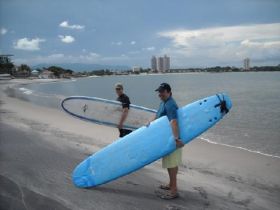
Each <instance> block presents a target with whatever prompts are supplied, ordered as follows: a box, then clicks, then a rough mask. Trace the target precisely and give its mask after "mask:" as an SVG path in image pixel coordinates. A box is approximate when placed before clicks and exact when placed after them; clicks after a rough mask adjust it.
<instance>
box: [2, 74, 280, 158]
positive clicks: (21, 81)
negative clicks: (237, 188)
mask: <svg viewBox="0 0 280 210" xmlns="http://www.w3.org/2000/svg"><path fill="white" fill-rule="evenodd" d="M190 73H192V72H190ZM194 73H200V72H194ZM201 73H209V72H201ZM172 74H173V73H172ZM175 74H181V73H175ZM154 75H164V74H154ZM125 76H128V75H125ZM132 76H135V75H132ZM136 76H138V75H136ZM140 76H141V75H140ZM142 76H145V75H142ZM95 77H99V76H94V78H95ZM83 78H93V76H89V77H83ZM75 81H76V80H69V79H33V80H26V79H18V80H16V81H15V82H12V83H17V84H16V85H15V84H13V85H12V86H14V87H16V88H18V89H19V90H20V91H21V94H23V96H27V95H32V94H33V92H32V90H31V89H27V88H25V87H21V86H25V85H29V84H34V83H37V84H40V85H44V84H49V83H53V82H59V83H61V82H75ZM0 84H1V83H0ZM14 87H12V89H14ZM21 89H22V90H21ZM36 93H37V94H38V96H41V97H49V95H48V94H44V93H40V92H39V93H38V92H36ZM25 94H26V95H25ZM14 97H15V98H17V99H19V100H24V99H22V98H18V96H14ZM56 97H58V96H57V95H56ZM31 103H32V102H31ZM37 105H38V104H37ZM39 105H42V104H39ZM43 106H46V107H48V106H47V105H43ZM50 107H51V106H50ZM51 108H55V107H51ZM56 108H57V107H56ZM198 138H199V139H201V140H203V141H205V142H207V143H209V144H216V145H222V146H225V147H230V148H235V149H239V150H244V151H247V152H250V153H255V154H259V155H263V156H267V157H272V158H278V159H280V156H279V155H275V154H269V153H265V152H262V151H258V150H252V149H250V148H246V147H241V146H237V145H230V144H226V143H218V142H215V141H213V140H210V139H207V138H203V137H198Z"/></svg>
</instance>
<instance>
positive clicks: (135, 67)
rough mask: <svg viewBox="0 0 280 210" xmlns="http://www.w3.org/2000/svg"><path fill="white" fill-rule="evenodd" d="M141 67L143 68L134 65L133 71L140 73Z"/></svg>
mask: <svg viewBox="0 0 280 210" xmlns="http://www.w3.org/2000/svg"><path fill="white" fill-rule="evenodd" d="M140 69H141V68H140V67H139V66H133V67H132V72H133V73H139V72H140Z"/></svg>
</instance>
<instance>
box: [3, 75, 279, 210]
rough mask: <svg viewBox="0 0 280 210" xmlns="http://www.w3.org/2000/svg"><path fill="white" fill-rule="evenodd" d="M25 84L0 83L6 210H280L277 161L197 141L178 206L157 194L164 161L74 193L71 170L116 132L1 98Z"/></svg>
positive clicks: (187, 159) (189, 150)
mask: <svg viewBox="0 0 280 210" xmlns="http://www.w3.org/2000/svg"><path fill="white" fill-rule="evenodd" d="M0 82H1V81H0ZM27 82H32V81H27ZM22 83H26V81H24V80H14V81H9V82H7V81H6V82H1V83H0V102H1V107H0V120H1V121H0V209H1V210H2V209H5V210H6V209H17V210H20V209H98V210H99V209H100V210H102V209H108V210H111V209H112V210H118V209H119V210H124V209H129V210H131V209H135V210H136V209H145V210H146V209H151V210H157V209H158V210H164V209H170V210H171V209H213V210H214V209H215V210H216V209H252V210H255V209H260V210H263V209H268V210H274V209H275V210H277V209H280V200H279V198H280V176H279V174H280V159H279V158H273V157H267V156H263V155H261V154H256V153H251V152H248V151H244V150H240V149H235V148H230V147H226V146H221V145H214V144H210V143H207V142H204V141H202V140H200V139H196V140H195V141H193V142H191V143H190V144H188V145H186V146H185V147H184V160H183V165H182V166H181V167H180V171H179V175H178V182H179V183H178V185H179V193H180V198H178V199H176V200H172V201H165V200H161V199H160V198H158V197H157V196H156V195H155V193H154V191H155V190H156V189H157V186H158V185H159V184H161V183H165V182H166V181H167V180H168V176H167V172H166V171H165V170H163V169H162V168H161V162H160V161H157V162H155V163H153V164H151V165H149V166H146V167H145V168H143V169H141V170H139V171H137V172H135V173H132V174H130V175H128V176H125V177H122V178H120V179H118V180H115V181H113V182H110V183H108V184H105V185H102V186H99V187H96V188H90V189H79V188H76V187H75V186H74V185H73V184H72V181H71V172H72V170H73V168H74V167H75V166H76V165H77V164H78V163H79V162H81V161H82V160H83V159H84V158H86V157H87V156H89V155H90V154H92V153H94V152H96V151H98V150H99V149H101V148H102V147H104V146H106V145H108V144H110V143H111V142H112V141H114V140H115V139H117V136H118V132H117V129H114V128H109V127H105V126H100V125H95V124H92V123H88V122H84V121H81V120H78V119H75V118H72V117H71V116H68V115H67V114H65V113H64V112H63V111H61V110H57V109H51V108H46V107H41V106H37V105H34V104H31V103H29V102H26V101H22V100H19V99H16V98H11V97H8V96H7V95H6V94H5V93H4V89H5V88H7V87H8V86H13V85H14V84H22Z"/></svg>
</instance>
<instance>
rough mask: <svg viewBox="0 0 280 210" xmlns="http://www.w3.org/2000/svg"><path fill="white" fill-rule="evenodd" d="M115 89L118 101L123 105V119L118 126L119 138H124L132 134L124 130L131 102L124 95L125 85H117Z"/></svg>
mask: <svg viewBox="0 0 280 210" xmlns="http://www.w3.org/2000/svg"><path fill="white" fill-rule="evenodd" d="M115 89H116V93H117V95H118V98H117V101H119V102H121V104H122V114H121V118H120V121H119V124H118V128H119V132H120V135H119V136H120V137H124V136H126V135H127V134H129V133H131V132H132V131H131V130H128V129H124V128H123V124H124V122H125V119H126V118H127V115H128V111H129V105H130V100H129V97H128V96H127V95H126V94H124V92H123V85H122V84H121V83H117V84H116V85H115Z"/></svg>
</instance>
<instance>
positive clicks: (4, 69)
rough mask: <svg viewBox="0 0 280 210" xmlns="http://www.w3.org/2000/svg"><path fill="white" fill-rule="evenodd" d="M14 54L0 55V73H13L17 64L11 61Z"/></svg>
mask: <svg viewBox="0 0 280 210" xmlns="http://www.w3.org/2000/svg"><path fill="white" fill-rule="evenodd" d="M12 56H13V55H4V54H2V55H0V74H9V75H10V74H13V72H14V70H15V66H14V64H13V63H12V61H11V57H12Z"/></svg>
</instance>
